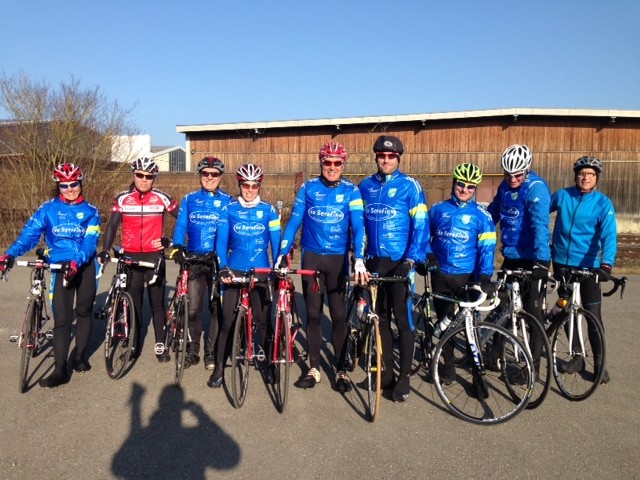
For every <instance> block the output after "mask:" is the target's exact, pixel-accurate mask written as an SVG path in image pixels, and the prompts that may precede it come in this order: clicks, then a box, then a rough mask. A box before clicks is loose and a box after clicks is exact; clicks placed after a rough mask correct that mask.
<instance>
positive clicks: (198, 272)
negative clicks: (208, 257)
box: [189, 264, 222, 354]
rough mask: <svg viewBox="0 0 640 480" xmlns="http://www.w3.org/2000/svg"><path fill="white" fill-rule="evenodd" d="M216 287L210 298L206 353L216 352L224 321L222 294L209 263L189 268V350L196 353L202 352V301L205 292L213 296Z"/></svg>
mask: <svg viewBox="0 0 640 480" xmlns="http://www.w3.org/2000/svg"><path fill="white" fill-rule="evenodd" d="M212 288H216V291H215V292H214V296H213V299H212V300H209V301H208V302H207V304H208V305H209V312H211V319H210V321H209V328H208V329H207V331H208V334H207V338H206V339H205V344H204V351H205V353H211V352H215V347H216V341H217V339H218V331H219V329H220V324H221V323H222V321H221V318H222V307H221V306H220V294H219V292H218V286H217V285H213V278H212V276H211V267H210V266H208V265H200V264H196V265H194V266H193V267H191V268H190V270H189V337H190V338H189V351H190V352H193V353H195V354H198V353H200V337H201V336H202V321H201V317H202V301H203V297H204V295H205V294H207V296H208V297H211V289H212Z"/></svg>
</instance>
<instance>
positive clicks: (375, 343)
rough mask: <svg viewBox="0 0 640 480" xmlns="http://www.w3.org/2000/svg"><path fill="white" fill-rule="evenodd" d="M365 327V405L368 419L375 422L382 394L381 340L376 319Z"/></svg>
mask: <svg viewBox="0 0 640 480" xmlns="http://www.w3.org/2000/svg"><path fill="white" fill-rule="evenodd" d="M366 328H367V334H366V340H365V357H364V371H365V373H366V374H367V406H368V414H369V420H370V421H372V422H375V421H376V419H377V418H378V415H379V414H380V398H381V396H382V388H381V383H382V340H381V339H380V327H379V325H378V322H377V321H374V320H371V321H370V323H369V324H368V325H367V327H366Z"/></svg>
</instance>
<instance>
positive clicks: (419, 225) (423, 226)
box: [407, 182, 430, 262]
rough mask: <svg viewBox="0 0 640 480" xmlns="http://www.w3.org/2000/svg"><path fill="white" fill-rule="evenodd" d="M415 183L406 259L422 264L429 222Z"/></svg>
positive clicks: (420, 193) (425, 204)
mask: <svg viewBox="0 0 640 480" xmlns="http://www.w3.org/2000/svg"><path fill="white" fill-rule="evenodd" d="M415 183H416V187H415V192H414V193H413V196H412V201H411V205H410V209H409V216H410V217H411V227H412V228H411V238H410V239H409V242H410V245H409V250H408V252H407V259H409V260H413V261H414V262H422V261H424V259H425V257H426V252H427V243H428V242H429V237H430V234H429V222H428V218H427V203H426V198H425V195H424V191H423V190H422V188H419V186H418V183H417V182H415Z"/></svg>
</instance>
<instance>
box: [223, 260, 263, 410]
mask: <svg viewBox="0 0 640 480" xmlns="http://www.w3.org/2000/svg"><path fill="white" fill-rule="evenodd" d="M269 273H271V269H270V268H254V269H252V270H251V271H249V272H247V273H246V274H245V275H243V276H241V277H232V279H231V283H232V284H233V285H238V286H240V294H239V295H238V303H237V305H236V308H235V320H234V322H235V323H234V328H233V340H232V344H231V345H232V346H231V375H232V377H233V381H232V382H231V400H232V401H233V406H234V407H235V408H240V407H242V405H243V404H244V401H245V399H246V398H247V390H248V388H249V371H250V367H251V365H252V364H254V365H256V362H263V361H264V360H265V359H266V358H267V357H266V354H265V352H264V349H263V348H262V347H258V348H256V346H255V345H254V342H253V334H254V329H255V326H254V323H253V312H252V310H251V299H250V292H251V289H252V288H253V287H254V285H255V282H256V281H257V278H256V275H265V276H266V275H268V274H269ZM256 366H257V365H256Z"/></svg>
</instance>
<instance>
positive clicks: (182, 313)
mask: <svg viewBox="0 0 640 480" xmlns="http://www.w3.org/2000/svg"><path fill="white" fill-rule="evenodd" d="M188 339H189V297H187V296H186V295H182V296H181V297H180V298H179V299H178V303H177V305H176V337H175V338H174V339H173V344H174V346H175V362H176V369H175V376H174V383H175V384H176V386H178V387H179V386H180V382H182V375H183V374H184V362H185V358H186V357H187V341H188Z"/></svg>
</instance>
